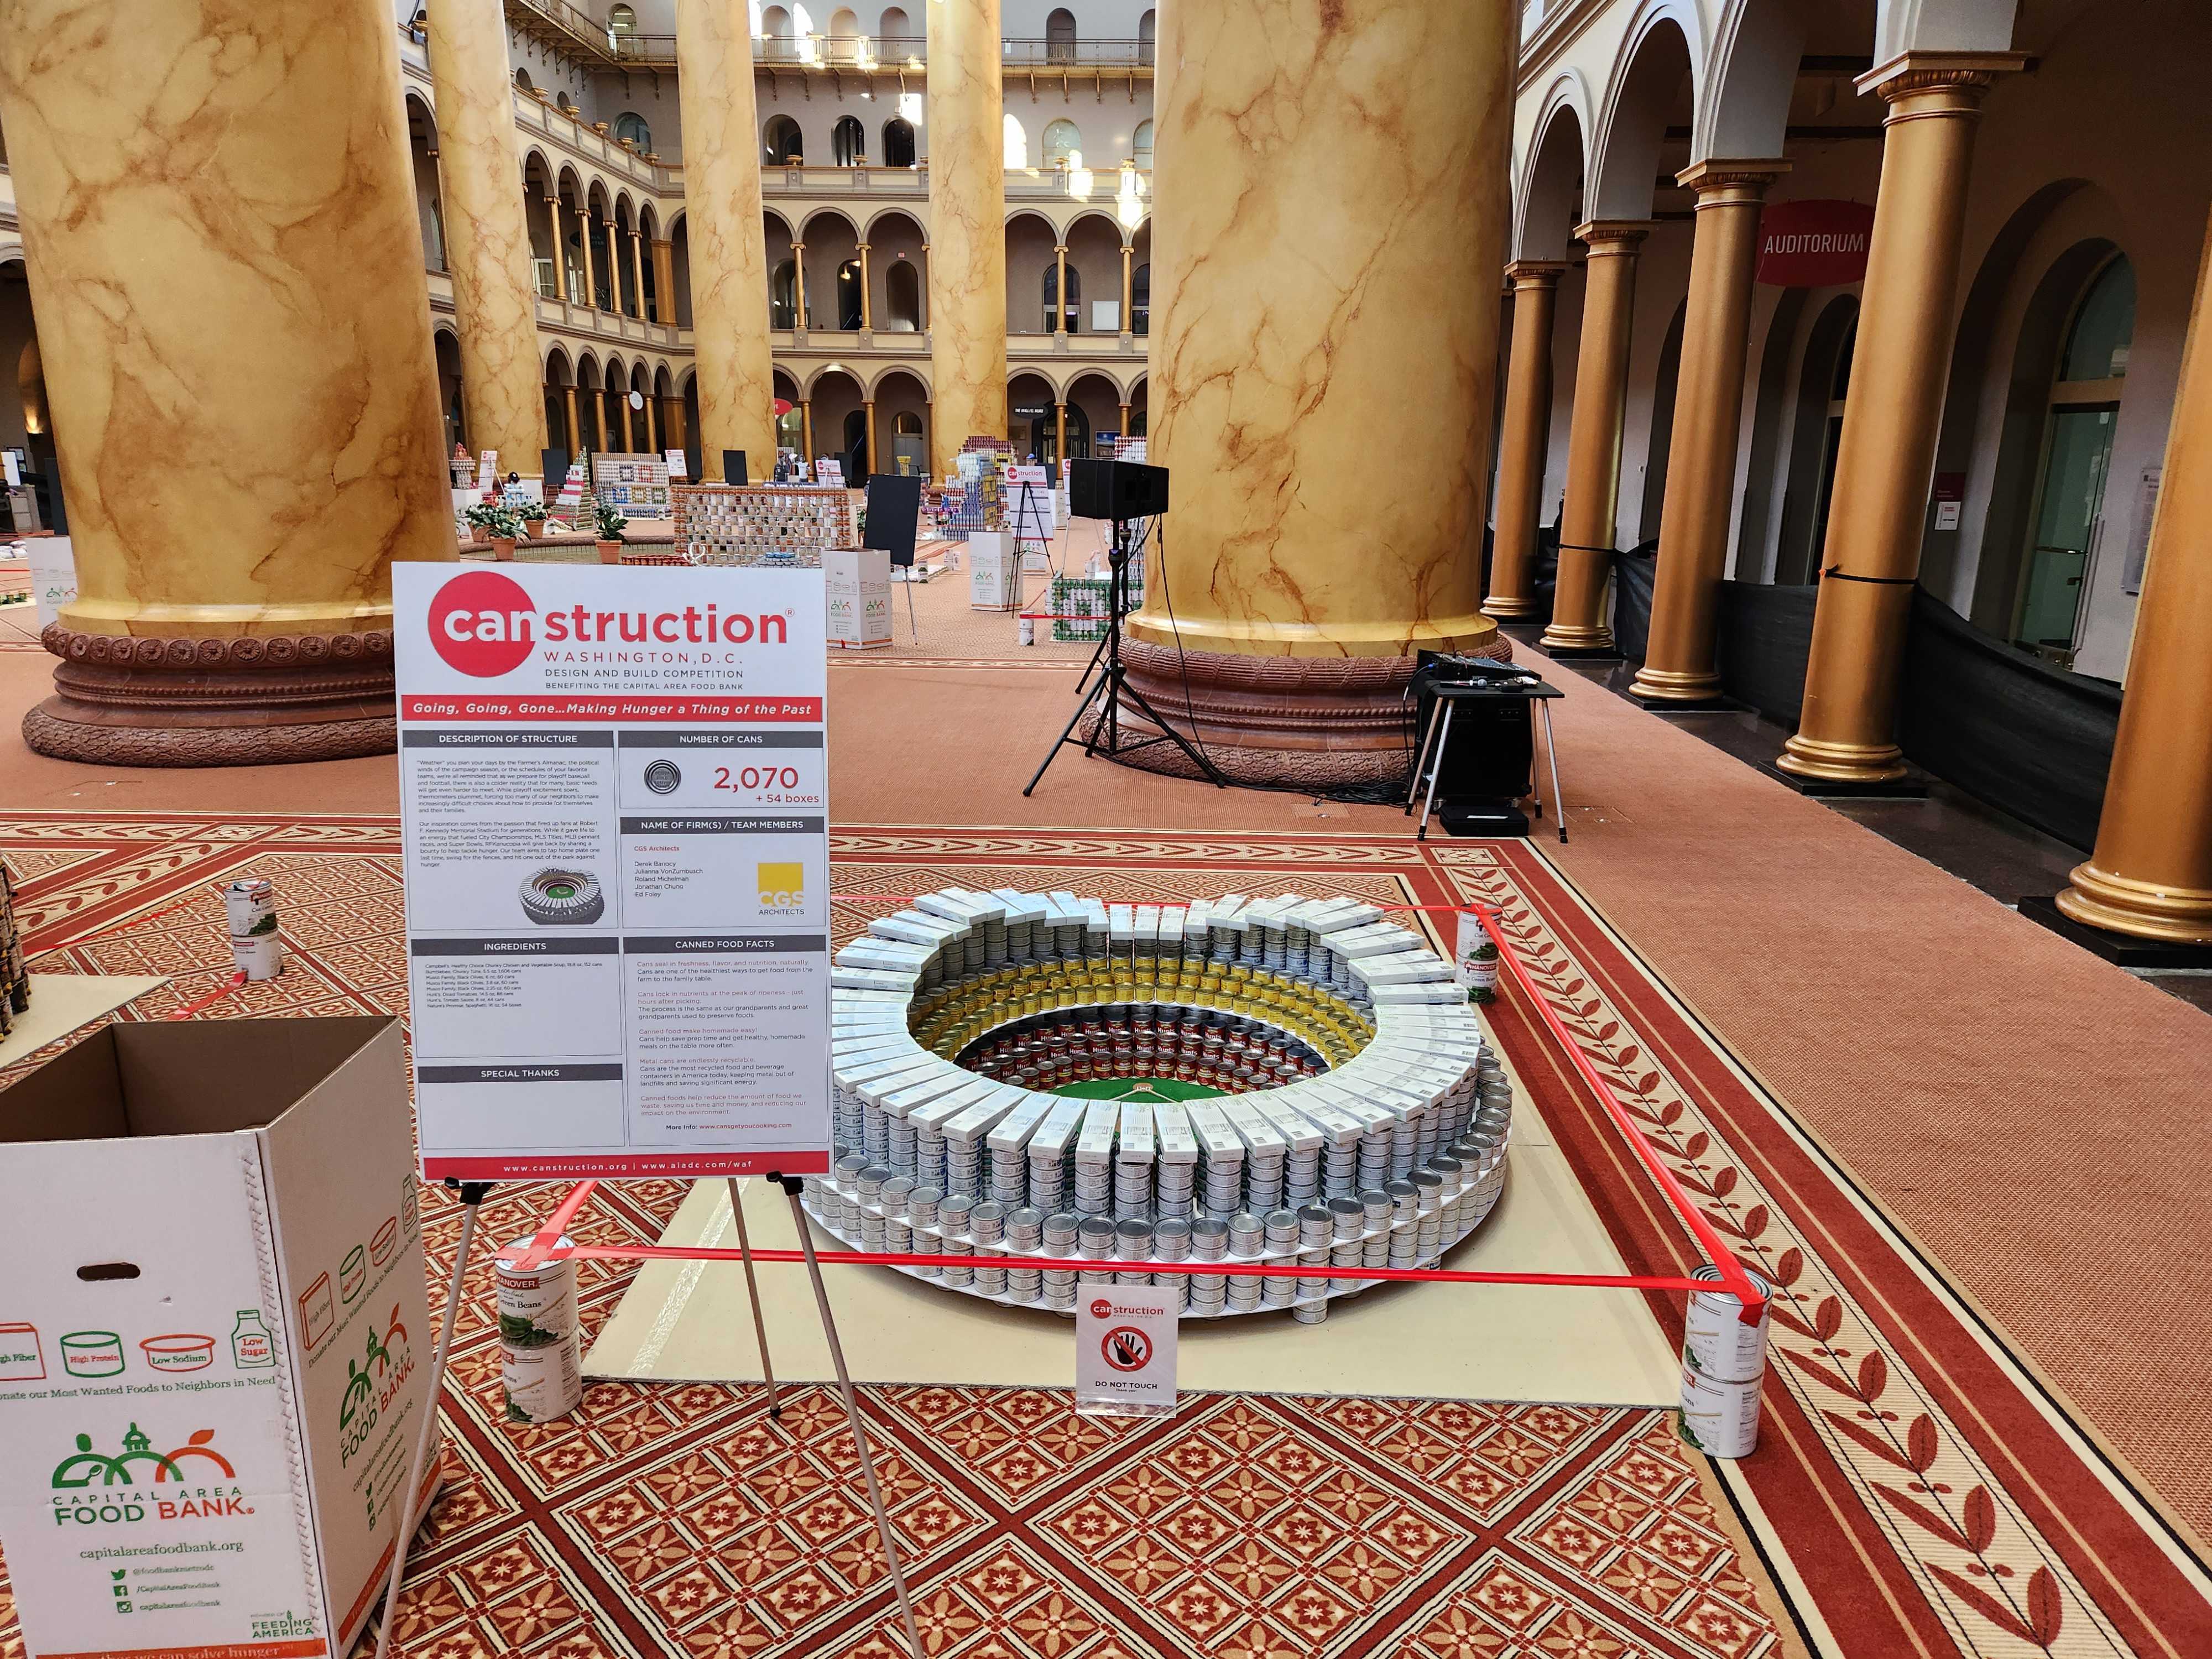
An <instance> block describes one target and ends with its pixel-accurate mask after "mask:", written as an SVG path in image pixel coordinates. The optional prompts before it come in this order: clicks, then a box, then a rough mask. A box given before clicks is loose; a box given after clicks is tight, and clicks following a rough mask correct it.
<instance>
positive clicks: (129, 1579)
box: [0, 1016, 436, 1659]
mask: <svg viewBox="0 0 2212 1659" xmlns="http://www.w3.org/2000/svg"><path fill="white" fill-rule="evenodd" d="M0 1143H5V1151H4V1152H0V1261H4V1262H5V1263H6V1264H7V1270H6V1273H4V1275H0V1549H4V1551H5V1552H6V1556H7V1562H8V1576H9V1580H10V1582H11V1585H12V1588H13V1589H14V1592H15V1607H16V1610H17V1612H18V1613H19V1614H20V1615H21V1620H22V1625H23V1642H24V1650H25V1651H26V1652H27V1654H28V1655H29V1656H31V1659H39V1656H42V1655H48V1656H50V1655H60V1654H70V1655H93V1654H98V1655H103V1656H123V1655H131V1654H141V1653H160V1654H164V1655H174V1654H191V1655H195V1656H205V1659H247V1656H253V1659H275V1656H294V1655H296V1656H301V1659H311V1656H314V1655H319V1654H332V1655H337V1654H343V1653H344V1652H345V1651H346V1650H348V1648H349V1646H350V1645H351V1644H352V1643H353V1641H354V1638H355V1637H356V1635H357V1634H358V1633H359V1632H360V1631H361V1629H362V1626H364V1625H365V1624H366V1623H367V1622H368V1617H369V1615H370V1613H371V1612H372V1611H373V1610H374V1607H375V1606H376V1605H378V1596H377V1595H376V1592H377V1590H378V1589H379V1588H380V1586H381V1584H382V1583H383V1577H382V1574H383V1571H386V1570H387V1569H388V1568H389V1565H390V1562H391V1553H390V1552H391V1549H392V1545H393V1542H394V1541H395V1540H396V1539H397V1537H398V1534H399V1508H400V1504H399V1498H400V1488H401V1487H402V1486H404V1484H405V1482H406V1479H407V1466H408V1461H409V1458H410V1455H412V1453H413V1450H414V1442H415V1437H416V1435H417V1433H419V1432H420V1430H421V1425H422V1413H423V1411H424V1410H425V1409H426V1408H427V1407H428V1389H427V1384H428V1376H429V1370H430V1357H431V1356H430V1350H431V1344H432V1342H433V1340H434V1335H433V1333H432V1331H431V1328H430V1319H429V1310H428V1306H427V1304H426V1302H425V1299H424V1295H423V1284H422V1280H423V1262H422V1225H421V1221H420V1218H419V1216H418V1213H417V1211H416V1184H415V1158H414V1146H413V1133H412V1131H411V1128H410V1123H409V1119H408V1110H407V1067H406V1060H405V1056H404V1053H403V1051H402V1048H401V1045H400V1036H399V1022H398V1021H397V1020H395V1019H388V1018H383V1017H381V1016H368V1017H362V1018H331V1019H225V1020H206V1021H191V1022H186V1023H183V1024H169V1023H167V1022H162V1023H160V1024H116V1025H110V1026H108V1027H106V1029H105V1030H100V1031H99V1032H96V1033H95V1034H94V1035H93V1036H90V1037H88V1038H87V1039H86V1040H85V1041H84V1042H81V1043H79V1044H78V1045H77V1046H76V1048H71V1049H70V1050H69V1051H68V1052H67V1053H65V1054H62V1055H61V1056H59V1057H58V1059H55V1060H51V1061H49V1062H48V1063H47V1064H46V1065H45V1066H41V1067H40V1069H39V1070H37V1071H35V1072H33V1073H31V1074H30V1075H29V1076H27V1077H26V1078H25V1079H23V1080H22V1081H21V1082H20V1083H18V1084H16V1085H15V1086H14V1087H13V1088H11V1089H9V1090H8V1091H6V1092H5V1093H0ZM435 1467H436V1464H435V1460H434V1461H433V1463H432V1468H434V1469H435ZM430 1485H431V1483H430V1482H426V1483H425V1488H424V1490H425V1492H428V1490H429V1487H430ZM418 1512H419V1505H418Z"/></svg>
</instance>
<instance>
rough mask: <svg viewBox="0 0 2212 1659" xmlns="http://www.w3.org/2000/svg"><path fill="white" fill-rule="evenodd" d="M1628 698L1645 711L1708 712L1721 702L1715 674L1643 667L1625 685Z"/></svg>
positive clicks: (1724, 698)
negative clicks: (1701, 709) (1679, 709)
mask: <svg viewBox="0 0 2212 1659" xmlns="http://www.w3.org/2000/svg"><path fill="white" fill-rule="evenodd" d="M1628 695H1629V696H1632V697H1633V698H1635V699H1636V701H1637V702H1640V703H1642V704H1643V705H1644V707H1645V708H1660V709H1666V708H1713V707H1715V706H1716V705H1717V704H1719V703H1723V702H1726V701H1727V698H1726V697H1724V696H1723V695H1722V692H1721V677H1720V676H1719V675H1718V674H1712V673H1705V674H1691V673H1685V672H1682V671H1679V670H1676V669H1671V668H1652V667H1649V666H1646V667H1643V668H1639V669H1638V670H1637V671H1636V678H1634V679H1633V680H1632V681H1631V682H1630V683H1629V687H1628Z"/></svg>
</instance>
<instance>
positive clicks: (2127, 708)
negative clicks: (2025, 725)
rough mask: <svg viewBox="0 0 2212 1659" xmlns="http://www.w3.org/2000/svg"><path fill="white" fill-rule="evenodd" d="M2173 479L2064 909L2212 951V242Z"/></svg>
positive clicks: (2189, 352) (2173, 433)
mask: <svg viewBox="0 0 2212 1659" xmlns="http://www.w3.org/2000/svg"><path fill="white" fill-rule="evenodd" d="M2162 476H2163V477H2164V480H2165V483H2164V489H2163V490H2162V492H2161V494H2160V499H2159V503H2158V517H2157V520H2156V522H2155V523H2154V526H2152V529H2151V538H2150V555H2149V559H2148V563H2147V564H2146V565H2145V567H2144V569H2143V583H2142V595H2141V596H2140V597H2139V598H2138V599H2136V633H2135V641H2134V643H2133V644H2132V646H2131V647H2130V649H2129V652H2128V677H2127V684H2126V686H2125V688H2124V690H2123V691H2122V693H2121V696H2120V729H2119V734H2118V738H2116V739H2115V741H2114V742H2113V744H2112V772H2111V774H2110V775H2108V776H2107V778H2106V782H2105V809H2104V813H2103V816H2102V817H2100V819H2099V820H2098V823H2097V846H2096V850H2095V851H2094V852H2093V853H2092V854H2090V855H2089V857H2088V858H2087V860H2085V861H2084V862H2082V863H2081V864H2080V865H2078V866H2075V870H2074V873H2073V874H2072V875H2071V876H2070V877H2069V878H2068V881H2069V886H2068V888H2067V890H2066V891H2064V892H2063V893H2061V894H2060V895H2059V896H2058V908H2060V909H2061V910H2062V911H2063V912H2065V914H2066V915H2069V916H2071V917H2072V918H2073V919H2074V920H2075V921H2079V922H2085V923H2087V925H2088V926H2090V927H2104V928H2109V929H2111V930H2112V931H2114V932H2116V933H2129V934H2132V935H2134V936H2135V937H2136V938H2139V939H2161V940H2164V941H2166V942H2167V943H2169V944H2182V945H2212V766H2208V765H2206V764H2205V757H2207V756H2212V558H2207V557H2206V556H2205V550H2206V549H2207V548H2208V547H2212V234H2209V235H2208V236H2207V237H2206V240H2205V245H2204V257H2203V263H2202V264H2200V265H2199V266H2198V268H2197V303H2196V307H2195V310H2194V313H2192V315H2191V320H2190V327H2189V342H2188V345H2187V347H2186V349H2185V350H2184V352H2183V354H2182V374H2181V385H2180V386H2179V389H2178V391H2177V392H2175V394H2174V401H2173V424H2172V427H2171V428H2169V429H2168V430H2167V433H2166V465H2165V470H2164V472H2163V474H2162ZM2107 556H2108V557H2110V556H2112V555H2110V554H2108V555H2107Z"/></svg>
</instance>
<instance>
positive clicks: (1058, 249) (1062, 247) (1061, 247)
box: [1053, 242, 1067, 253]
mask: <svg viewBox="0 0 2212 1659" xmlns="http://www.w3.org/2000/svg"><path fill="white" fill-rule="evenodd" d="M1053 252H1054V253H1065V252H1067V244H1066V243H1065V242H1061V243H1060V244H1059V245H1058V246H1055V247H1054V249H1053Z"/></svg>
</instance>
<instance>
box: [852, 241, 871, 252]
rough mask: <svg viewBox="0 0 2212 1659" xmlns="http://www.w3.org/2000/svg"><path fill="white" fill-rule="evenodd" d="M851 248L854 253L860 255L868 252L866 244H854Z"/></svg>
mask: <svg viewBox="0 0 2212 1659" xmlns="http://www.w3.org/2000/svg"><path fill="white" fill-rule="evenodd" d="M853 247H854V252H860V253H866V252H867V251H868V245H867V244H866V242H855V243H854V244H853Z"/></svg>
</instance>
